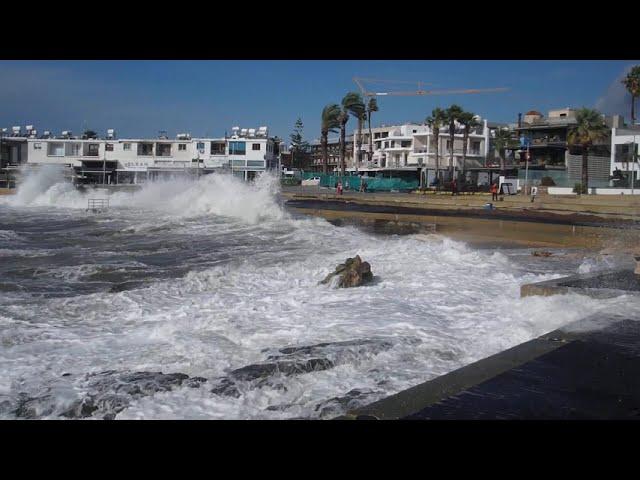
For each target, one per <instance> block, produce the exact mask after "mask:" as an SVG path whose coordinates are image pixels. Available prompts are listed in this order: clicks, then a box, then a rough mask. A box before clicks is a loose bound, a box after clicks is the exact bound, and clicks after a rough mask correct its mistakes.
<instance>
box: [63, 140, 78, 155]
mask: <svg viewBox="0 0 640 480" xmlns="http://www.w3.org/2000/svg"><path fill="white" fill-rule="evenodd" d="M64 151H65V155H66V156H67V157H78V156H80V144H79V143H67V144H66V145H65V148H64Z"/></svg>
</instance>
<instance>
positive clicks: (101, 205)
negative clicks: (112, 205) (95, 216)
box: [87, 198, 109, 213]
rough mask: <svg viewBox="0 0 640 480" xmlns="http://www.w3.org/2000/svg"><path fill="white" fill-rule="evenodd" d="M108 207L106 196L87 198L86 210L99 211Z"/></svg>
mask: <svg viewBox="0 0 640 480" xmlns="http://www.w3.org/2000/svg"><path fill="white" fill-rule="evenodd" d="M108 208H109V199H108V198H90V199H88V200H87V212H89V211H92V212H94V213H95V212H100V211H102V210H106V209H108Z"/></svg>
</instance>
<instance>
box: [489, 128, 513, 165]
mask: <svg viewBox="0 0 640 480" xmlns="http://www.w3.org/2000/svg"><path fill="white" fill-rule="evenodd" d="M493 142H494V145H495V148H496V150H498V155H499V156H500V172H501V173H502V174H504V163H505V149H506V148H507V147H508V146H509V145H510V144H511V131H510V130H509V129H508V128H506V127H503V128H499V129H497V130H496V133H495V137H494V138H493Z"/></svg>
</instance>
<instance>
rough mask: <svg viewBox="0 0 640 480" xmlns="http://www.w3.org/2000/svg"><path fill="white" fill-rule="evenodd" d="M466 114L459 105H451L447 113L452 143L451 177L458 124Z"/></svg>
mask: <svg viewBox="0 0 640 480" xmlns="http://www.w3.org/2000/svg"><path fill="white" fill-rule="evenodd" d="M463 113H464V110H462V107H460V106H459V105H451V106H450V107H449V108H447V110H446V111H445V114H446V117H447V123H448V124H449V140H450V141H451V148H450V151H449V175H452V174H453V150H454V149H453V145H454V140H455V133H456V122H458V121H459V120H460V116H461V115H462V114H463Z"/></svg>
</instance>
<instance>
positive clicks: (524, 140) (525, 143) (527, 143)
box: [520, 135, 531, 195]
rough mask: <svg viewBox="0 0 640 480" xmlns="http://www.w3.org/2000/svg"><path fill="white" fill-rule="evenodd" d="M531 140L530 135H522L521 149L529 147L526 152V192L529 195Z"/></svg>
mask: <svg viewBox="0 0 640 480" xmlns="http://www.w3.org/2000/svg"><path fill="white" fill-rule="evenodd" d="M530 146H531V140H530V139H529V138H528V137H525V136H524V135H522V136H521V137H520V149H521V150H522V149H523V148H524V147H526V148H527V153H526V154H525V167H524V194H525V195H527V185H528V184H529V154H530V152H531V149H530Z"/></svg>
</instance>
